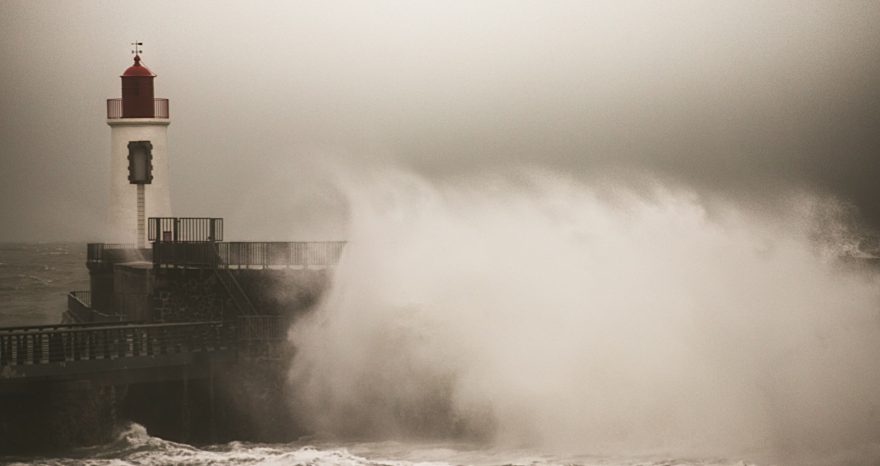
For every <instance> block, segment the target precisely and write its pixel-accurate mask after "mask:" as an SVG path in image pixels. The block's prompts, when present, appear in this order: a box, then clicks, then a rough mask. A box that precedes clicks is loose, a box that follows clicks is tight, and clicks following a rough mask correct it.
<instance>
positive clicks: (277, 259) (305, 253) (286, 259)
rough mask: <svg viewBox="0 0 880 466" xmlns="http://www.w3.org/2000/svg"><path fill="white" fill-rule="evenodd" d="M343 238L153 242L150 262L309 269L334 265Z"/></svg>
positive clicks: (199, 265)
mask: <svg viewBox="0 0 880 466" xmlns="http://www.w3.org/2000/svg"><path fill="white" fill-rule="evenodd" d="M345 245H346V242H345V241H322V242H302V241H294V242H220V243H165V242H154V243H153V264H154V265H155V266H157V267H181V268H221V269H222V268H226V269H252V268H256V269H267V268H276V267H280V268H313V267H318V268H322V267H332V266H335V265H336V264H337V263H338V262H339V259H340V258H341V256H342V251H343V249H344V248H345Z"/></svg>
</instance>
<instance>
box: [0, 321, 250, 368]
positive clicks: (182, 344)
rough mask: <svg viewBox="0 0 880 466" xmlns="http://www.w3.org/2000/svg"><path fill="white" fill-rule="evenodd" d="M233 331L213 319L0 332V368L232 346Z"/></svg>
mask: <svg viewBox="0 0 880 466" xmlns="http://www.w3.org/2000/svg"><path fill="white" fill-rule="evenodd" d="M233 331H234V327H231V326H225V325H224V324H223V322H216V321H212V322H183V323H162V324H144V325H103V326H90V327H79V328H66V329H51V330H37V331H33V330H21V331H12V332H0V366H23V365H39V364H50V363H64V364H67V363H69V362H72V361H85V360H97V359H103V360H107V359H118V358H127V357H138V356H158V355H165V354H177V353H187V352H196V351H200V352H204V351H213V350H217V349H225V348H228V347H230V346H231V345H234V344H235V337H234V334H233ZM157 364H158V363H157Z"/></svg>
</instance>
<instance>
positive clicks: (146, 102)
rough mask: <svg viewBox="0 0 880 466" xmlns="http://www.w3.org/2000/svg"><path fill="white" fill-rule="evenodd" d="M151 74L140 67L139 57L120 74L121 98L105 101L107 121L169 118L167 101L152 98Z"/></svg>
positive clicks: (143, 67)
mask: <svg viewBox="0 0 880 466" xmlns="http://www.w3.org/2000/svg"><path fill="white" fill-rule="evenodd" d="M155 77H156V75H154V74H153V72H152V71H150V70H149V69H148V68H147V67H145V66H143V65H141V57H140V55H135V57H134V64H133V65H132V66H130V67H128V68H127V69H126V70H125V72H124V73H122V76H121V78H122V98H121V99H107V119H108V120H116V119H120V118H164V119H167V118H169V113H168V99H157V98H154V97H153V78H155Z"/></svg>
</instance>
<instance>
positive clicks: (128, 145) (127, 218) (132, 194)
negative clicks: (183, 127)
mask: <svg viewBox="0 0 880 466" xmlns="http://www.w3.org/2000/svg"><path fill="white" fill-rule="evenodd" d="M133 45H134V46H135V49H134V50H133V53H134V64H132V65H131V66H129V67H128V68H127V69H126V70H125V71H124V72H123V73H122V76H121V78H122V98H114V99H107V124H108V125H110V176H111V181H110V210H109V214H110V219H109V225H110V228H111V229H112V230H111V232H110V234H111V236H112V237H113V240H114V241H119V242H122V243H134V244H136V245H137V247H145V246H146V222H147V219H148V218H149V217H170V216H171V195H170V192H169V179H168V143H167V139H168V136H167V133H168V125H169V124H170V123H171V119H170V118H169V112H168V99H157V98H155V97H154V92H153V84H154V80H155V78H156V75H155V74H153V72H152V71H150V70H149V69H148V68H147V67H145V66H144V65H143V64H142V63H141V57H140V55H141V50H140V48H139V47H140V45H141V43H140V42H135V43H134V44H133Z"/></svg>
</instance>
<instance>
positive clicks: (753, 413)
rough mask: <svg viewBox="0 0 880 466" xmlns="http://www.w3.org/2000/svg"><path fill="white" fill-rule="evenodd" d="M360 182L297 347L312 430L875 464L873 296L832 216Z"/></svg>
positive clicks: (797, 200)
mask: <svg viewBox="0 0 880 466" xmlns="http://www.w3.org/2000/svg"><path fill="white" fill-rule="evenodd" d="M359 175H360V176H359V177H358V178H355V179H350V180H346V181H345V182H344V183H342V185H343V187H344V189H345V190H346V192H347V193H348V198H349V202H350V209H351V225H350V226H351V231H350V235H349V238H350V242H349V245H348V247H347V250H346V256H345V258H344V260H343V262H342V263H341V264H340V265H339V267H338V268H337V271H336V276H335V279H334V284H333V286H332V289H331V290H330V291H329V293H328V294H327V295H326V296H325V299H324V301H323V303H322V305H321V306H320V309H318V311H317V312H315V313H313V314H312V315H310V316H309V317H307V318H305V319H303V320H301V321H300V322H298V323H297V324H296V325H295V326H294V328H293V329H292V332H291V341H292V342H293V344H294V345H295V346H296V347H297V351H298V352H297V356H296V358H295V360H294V364H293V367H292V369H291V380H292V383H293V384H294V386H295V387H296V389H295V392H296V393H297V394H298V399H297V401H298V405H299V406H301V407H304V413H303V415H305V416H306V417H307V419H309V422H310V423H311V425H313V426H315V427H316V429H318V430H319V431H321V432H326V433H331V434H333V435H337V436H340V437H341V438H364V437H366V438H378V439H383V438H410V439H413V438H415V439H419V438H422V439H424V438H463V439H469V440H481V441H486V442H487V444H488V445H495V446H499V445H508V446H511V445H512V446H516V445H527V446H535V447H537V448H539V449H545V450H547V451H561V452H591V453H594V454H610V455H612V456H613V455H615V454H619V453H622V452H627V453H629V454H640V453H643V452H644V453H648V454H653V453H656V452H674V453H676V454H678V455H687V454H696V455H706V454H709V455H712V454H724V455H730V456H734V457H740V458H760V457H767V456H768V455H769V457H772V458H792V457H802V458H818V457H827V456H825V455H829V454H830V455H834V454H837V453H838V452H841V451H849V450H850V449H853V448H855V449H859V448H862V447H864V446H866V445H867V446H866V447H864V448H867V451H870V452H875V450H876V448H873V447H871V445H876V444H877V442H878V441H880V435H878V432H880V390H878V388H880V365H877V364H876V361H877V357H878V356H880V314H878V310H880V286H878V279H877V275H876V274H875V273H872V272H867V271H866V270H865V269H860V268H857V267H850V266H846V265H843V264H842V263H841V262H840V261H839V260H838V258H837V255H838V253H839V252H840V251H844V250H847V249H848V248H849V245H848V244H846V241H845V240H846V238H845V236H846V235H843V234H841V232H844V231H845V230H846V228H845V226H844V225H842V224H840V223H839V222H838V220H839V218H836V217H835V215H833V214H834V212H835V211H836V208H835V205H834V204H833V203H829V202H827V201H825V200H822V199H817V198H814V197H811V196H802V195H799V196H794V195H793V196H792V198H791V199H790V200H788V201H785V202H780V203H781V205H780V206H777V207H774V208H767V209H766V210H764V211H759V210H756V209H750V208H743V207H742V206H740V205H736V204H734V203H724V202H720V201H717V202H714V203H713V204H711V205H710V204H708V203H706V202H704V201H703V200H702V199H701V198H699V197H698V196H696V195H695V194H693V193H691V192H688V191H686V190H680V189H675V188H670V187H668V186H663V185H660V184H658V185H655V186H653V187H652V188H651V189H650V190H647V191H635V190H630V189H616V188H615V187H614V186H606V187H603V188H592V187H588V186H584V185H581V184H579V183H578V182H575V181H570V180H566V179H564V178H563V177H558V176H545V175H535V176H531V177H525V181H523V180H518V181H511V180H508V179H498V178H486V179H468V180H466V181H465V182H457V181H453V182H448V183H436V182H435V183H432V182H428V181H426V180H424V179H421V178H419V177H417V176H413V175H410V174H400V173H393V174H390V175H389V174H381V175H378V176H375V177H373V178H371V177H370V175H361V174H359ZM875 453H876V452H875ZM873 454H874V453H871V455H873ZM873 458H874V459H877V458H878V457H877V456H873ZM871 461H873V460H870V459H869V460H867V461H866V464H870V462H871ZM799 462H800V463H801V464H803V463H804V462H803V461H799Z"/></svg>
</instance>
